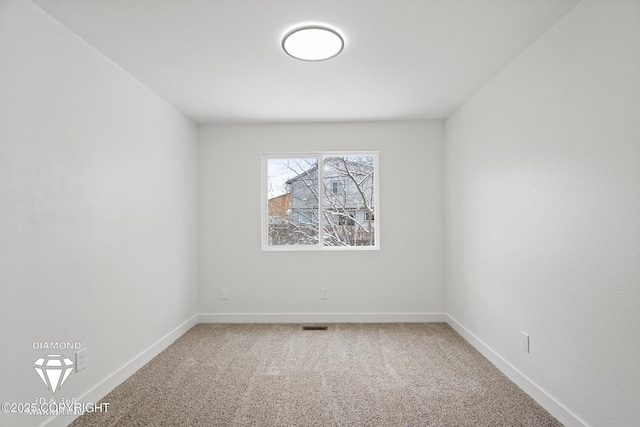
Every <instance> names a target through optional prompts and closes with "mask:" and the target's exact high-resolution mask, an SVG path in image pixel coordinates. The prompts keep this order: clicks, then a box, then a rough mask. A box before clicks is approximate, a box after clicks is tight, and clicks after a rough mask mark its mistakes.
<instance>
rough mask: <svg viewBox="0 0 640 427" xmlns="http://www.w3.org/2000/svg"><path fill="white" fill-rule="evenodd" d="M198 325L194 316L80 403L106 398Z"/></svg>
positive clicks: (66, 420)
mask: <svg viewBox="0 0 640 427" xmlns="http://www.w3.org/2000/svg"><path fill="white" fill-rule="evenodd" d="M196 324H198V315H197V314H196V315H194V316H192V317H191V318H190V319H188V320H187V321H185V322H184V323H182V324H181V325H179V326H178V327H177V328H175V329H174V330H172V331H171V332H169V333H168V334H167V335H165V336H164V337H162V338H160V339H159V340H158V341H156V342H155V343H153V344H152V345H151V346H149V348H147V349H146V350H144V351H143V352H142V353H140V354H138V355H137V356H136V357H134V358H133V359H131V360H130V361H129V362H127V363H126V364H125V365H124V366H123V367H122V368H120V369H118V370H117V371H116V372H114V373H113V374H111V375H110V376H109V377H107V378H106V379H105V380H103V381H102V382H101V383H99V384H98V385H96V386H95V387H93V388H92V389H91V390H89V391H88V392H86V393H85V394H84V395H82V396H80V397H79V398H78V402H81V403H86V402H98V401H99V400H100V399H102V398H103V397H104V396H106V395H107V394H108V393H109V392H110V391H111V390H113V389H114V388H116V387H117V386H119V385H120V384H122V383H123V382H124V381H125V380H126V379H127V378H129V377H130V376H131V375H133V374H134V373H135V372H136V371H137V370H138V369H140V368H142V367H143V366H144V365H146V364H147V363H148V362H149V361H150V360H151V359H153V358H154V357H156V356H157V355H158V354H160V352H162V351H163V350H164V349H166V348H167V347H169V346H170V345H171V344H173V343H174V342H175V341H176V340H177V339H178V338H180V337H181V336H182V335H183V334H184V333H185V332H187V331H188V330H189V329H191V328H192V327H193V326H195V325H196ZM76 418H77V417H72V416H59V417H52V418H50V419H49V420H47V421H46V422H45V423H43V424H42V426H43V427H44V426H46V427H65V426H68V425H69V424H71V423H72V422H73V420H75V419H76Z"/></svg>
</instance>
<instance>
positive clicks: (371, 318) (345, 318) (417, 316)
mask: <svg viewBox="0 0 640 427" xmlns="http://www.w3.org/2000/svg"><path fill="white" fill-rule="evenodd" d="M446 321H447V316H446V314H444V313H202V314H200V316H199V322H200V323H394V322H398V323H413V322H446Z"/></svg>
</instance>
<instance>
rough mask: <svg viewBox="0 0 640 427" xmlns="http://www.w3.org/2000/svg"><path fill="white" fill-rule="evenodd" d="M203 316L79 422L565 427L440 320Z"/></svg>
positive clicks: (174, 424) (82, 424)
mask: <svg viewBox="0 0 640 427" xmlns="http://www.w3.org/2000/svg"><path fill="white" fill-rule="evenodd" d="M328 326H329V329H328V330H327V331H303V330H302V325H299V324H268V325H267V324H225V325H221V324H200V325H196V326H195V327H193V328H192V329H191V330H190V331H188V332H187V333H186V334H185V335H183V336H182V337H181V338H180V339H179V340H177V341H176V342H175V343H174V344H172V345H171V346H170V347H169V348H167V349H166V350H165V351H164V352H162V353H161V354H160V355H158V356H157V357H156V358H154V359H153V360H152V361H151V362H149V363H148V364H147V365H146V366H144V367H143V368H142V369H140V370H139V371H138V372H137V373H135V374H134V375H133V376H132V377H131V378H130V379H128V380H127V381H125V382H124V383H123V384H121V385H120V386H119V387H117V388H116V389H115V390H113V391H112V392H111V393H110V394H108V395H107V396H106V397H105V398H104V399H103V400H102V401H103V402H109V403H110V406H109V410H108V412H107V413H106V414H105V413H96V414H87V415H84V416H82V417H80V418H78V419H77V420H76V421H75V422H74V423H73V424H72V425H73V426H74V427H79V426H91V427H95V426H161V425H164V426H389V427H396V426H474V427H475V426H559V425H561V424H560V423H559V422H558V421H557V420H556V419H555V418H553V417H552V416H551V415H550V414H549V413H547V412H546V411H545V410H544V409H542V408H541V407H540V406H539V405H538V404H537V403H535V402H534V401H533V399H531V398H530V397H529V396H527V395H526V394H525V393H524V392H523V391H522V390H521V389H519V388H518V387H517V386H516V385H515V384H514V383H512V382H511V381H510V380H509V379H507V378H506V377H505V376H504V375H503V374H502V373H500V371H498V369H496V368H495V367H494V366H493V365H491V364H490V363H489V362H488V361H487V360H486V359H485V358H484V357H483V356H482V355H481V354H480V353H478V352H477V351H476V350H475V349H474V348H473V347H471V346H470V345H469V344H468V343H466V342H465V341H464V340H463V339H462V338H461V337H460V336H459V335H458V334H457V333H456V332H454V331H453V329H451V327H449V326H448V325H447V324H445V323H397V324H329V325H328Z"/></svg>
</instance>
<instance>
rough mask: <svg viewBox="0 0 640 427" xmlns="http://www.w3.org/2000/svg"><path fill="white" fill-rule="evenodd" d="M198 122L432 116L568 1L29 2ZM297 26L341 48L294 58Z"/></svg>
mask: <svg viewBox="0 0 640 427" xmlns="http://www.w3.org/2000/svg"><path fill="white" fill-rule="evenodd" d="M34 2H35V3H36V4H37V5H38V6H40V7H41V8H42V9H44V10H45V11H46V12H48V13H49V14H50V15H52V16H53V17H54V18H56V19H57V20H58V21H60V22H61V23H62V24H64V25H65V26H66V27H68V28H69V29H70V30H71V31H73V32H75V33H76V34H78V35H79V36H80V37H82V38H83V39H84V40H86V41H87V42H88V43H89V44H90V45H92V46H93V47H95V48H96V49H97V50H98V51H100V52H102V53H103V54H104V55H106V56H107V57H108V58H110V59H111V60H112V61H114V62H115V63H116V64H118V65H119V66H121V67H122V68H123V69H125V70H126V71H127V72H129V73H130V74H132V75H133V76H134V77H136V78H137V79H138V80H140V81H141V82H142V83H144V84H145V85H146V86H148V87H149V88H150V89H151V90H153V91H154V92H156V93H157V94H158V95H160V96H161V97H162V98H164V99H165V100H166V101H168V102H169V103H171V104H172V105H174V106H175V107H176V108H177V109H179V110H180V111H182V112H183V113H184V114H186V115H187V116H189V117H191V118H192V119H193V120H194V121H196V122H198V123H209V122H269V121H277V122H295V121H357V120H399V119H420V118H429V119H441V118H445V117H447V116H448V115H449V114H450V113H451V112H452V111H453V110H454V109H455V108H456V107H457V106H459V105H460V104H461V103H463V102H464V101H465V100H466V99H468V98H469V97H470V96H471V95H473V94H474V93H475V92H476V91H477V90H478V89H480V87H482V85H483V84H485V83H486V82H487V81H488V80H490V79H491V78H492V77H493V76H495V75H496V74H497V73H498V72H499V71H500V70H502V69H503V68H504V67H505V66H506V65H507V64H508V63H509V62H511V61H512V60H513V59H514V58H515V57H516V56H517V55H518V54H520V53H521V52H522V51H523V50H524V49H526V48H527V47H528V46H529V45H530V44H531V43H533V42H534V41H535V40H536V39H538V38H539V37H540V36H541V35H542V34H543V33H544V32H545V31H546V30H547V29H549V28H550V27H551V26H552V25H553V24H554V23H555V22H557V21H558V20H559V19H560V18H561V17H562V16H564V15H565V14H566V13H567V12H568V11H569V10H571V8H573V7H574V6H575V5H576V4H577V3H578V2H579V0H271V1H267V0H227V1H222V0H34ZM300 23H325V24H330V25H331V26H332V27H334V28H336V29H338V30H340V31H341V32H342V34H343V36H344V38H345V49H344V51H343V52H342V54H340V55H339V56H338V57H336V58H333V59H331V60H329V61H324V62H313V63H310V62H302V61H297V60H295V59H293V58H291V57H289V56H288V55H287V54H285V53H284V52H283V51H282V49H281V45H280V43H281V38H282V36H283V35H284V34H285V33H286V32H287V31H288V30H290V29H291V28H292V27H293V26H296V25H297V24H300Z"/></svg>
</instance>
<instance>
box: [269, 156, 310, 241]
mask: <svg viewBox="0 0 640 427" xmlns="http://www.w3.org/2000/svg"><path fill="white" fill-rule="evenodd" d="M318 188H319V186H318V162H317V160H316V159H315V158H309V159H305V158H295V159H269V160H268V161H267V190H268V233H269V235H268V243H269V245H270V246H276V245H317V244H318Z"/></svg>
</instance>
